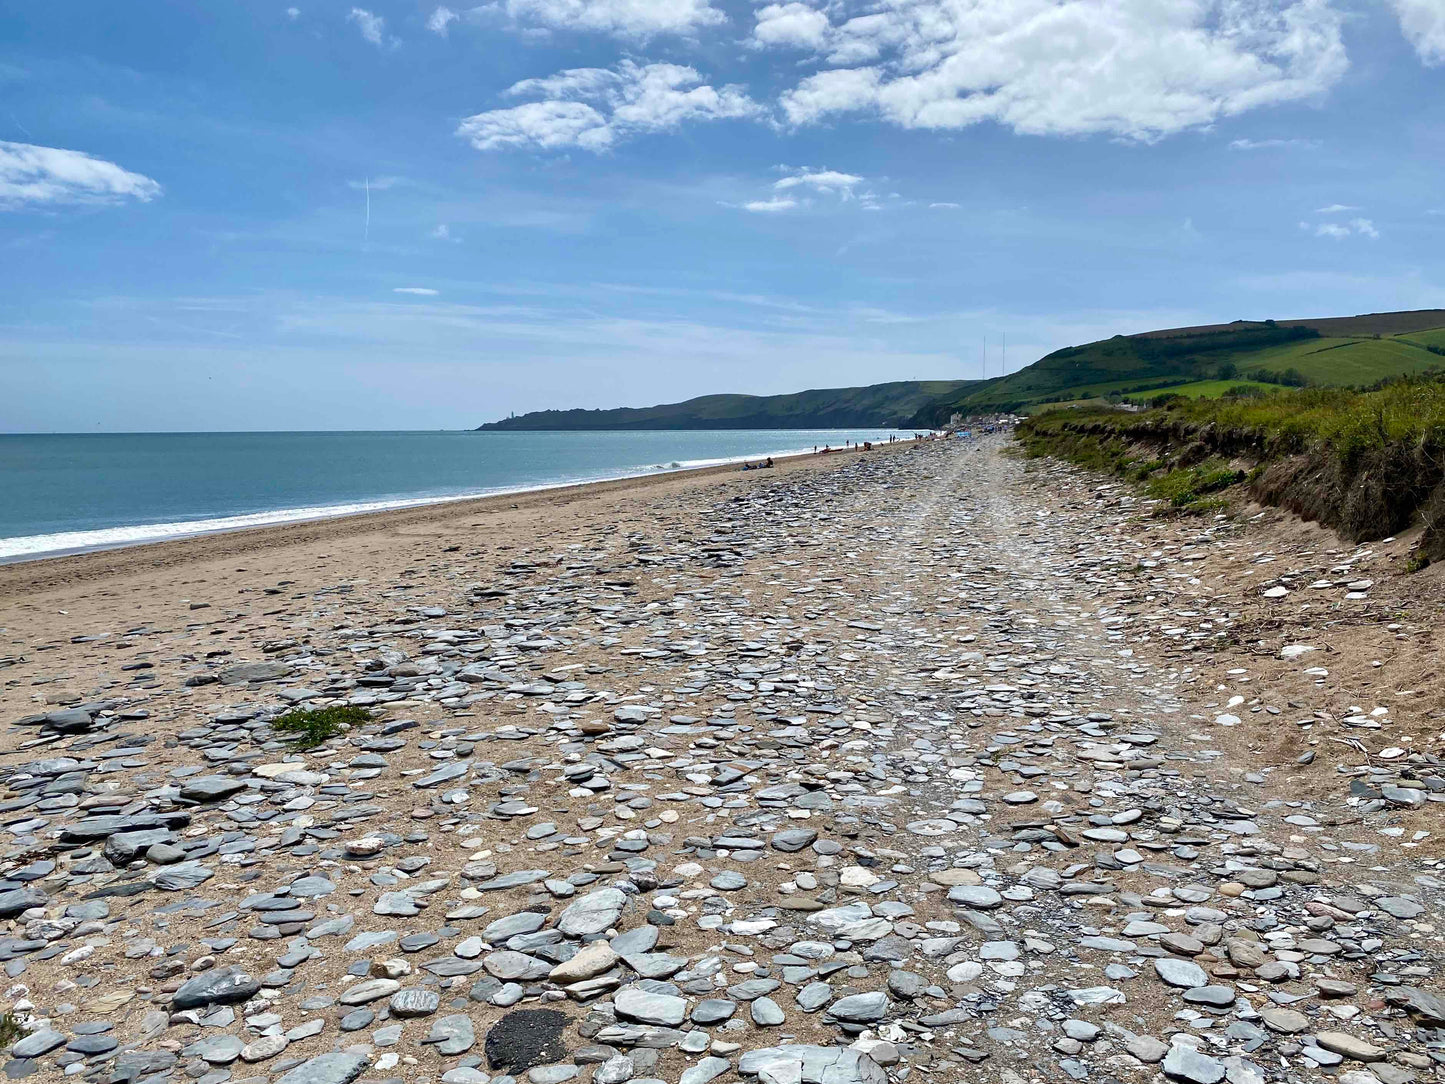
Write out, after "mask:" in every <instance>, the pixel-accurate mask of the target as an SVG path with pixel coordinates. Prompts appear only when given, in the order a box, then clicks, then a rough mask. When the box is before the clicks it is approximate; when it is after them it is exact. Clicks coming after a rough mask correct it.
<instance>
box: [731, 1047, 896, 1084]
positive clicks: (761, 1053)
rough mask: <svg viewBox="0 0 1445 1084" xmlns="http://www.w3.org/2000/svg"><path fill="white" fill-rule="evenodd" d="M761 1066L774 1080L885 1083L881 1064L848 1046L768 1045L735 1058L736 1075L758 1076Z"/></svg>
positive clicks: (806, 1083) (814, 1083)
mask: <svg viewBox="0 0 1445 1084" xmlns="http://www.w3.org/2000/svg"><path fill="white" fill-rule="evenodd" d="M764 1069H766V1070H769V1073H770V1075H771V1076H772V1077H773V1078H774V1079H776V1080H797V1081H800V1082H801V1084H888V1074H887V1073H885V1072H884V1071H883V1067H882V1066H881V1065H879V1064H878V1063H877V1062H876V1061H874V1060H873V1059H872V1058H870V1057H868V1056H867V1055H866V1054H863V1053H861V1052H860V1051H857V1050H854V1049H853V1048H852V1047H848V1046H809V1045H806V1044H799V1045H797V1046H769V1047H763V1048H762V1049H761V1050H749V1051H748V1052H747V1053H746V1054H744V1055H743V1056H742V1057H741V1058H740V1059H739V1060H738V1075H739V1076H758V1075H759V1074H760V1073H761V1072H762V1071H763V1070H764Z"/></svg>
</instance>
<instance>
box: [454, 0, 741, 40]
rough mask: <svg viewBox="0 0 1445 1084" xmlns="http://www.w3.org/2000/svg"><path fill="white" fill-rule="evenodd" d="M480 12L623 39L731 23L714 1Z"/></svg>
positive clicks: (605, 2)
mask: <svg viewBox="0 0 1445 1084" xmlns="http://www.w3.org/2000/svg"><path fill="white" fill-rule="evenodd" d="M477 10H478V11H484V12H487V11H490V12H499V13H501V14H503V15H505V16H506V17H507V18H509V19H510V20H511V21H512V22H513V23H515V24H516V25H518V26H521V27H537V28H543V29H547V30H573V31H586V32H590V33H598V34H610V35H612V36H614V37H619V38H642V39H645V38H651V37H655V36H657V35H659V34H691V33H693V32H695V31H697V30H699V29H701V28H702V27H705V26H716V25H718V24H719V23H723V22H726V21H727V17H726V16H725V15H723V13H722V12H721V11H718V10H717V9H716V8H714V7H713V6H712V5H711V4H710V3H709V0H499V2H497V3H495V4H491V5H489V6H488V7H486V8H479V9H477Z"/></svg>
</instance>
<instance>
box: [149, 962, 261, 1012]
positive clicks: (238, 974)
mask: <svg viewBox="0 0 1445 1084" xmlns="http://www.w3.org/2000/svg"><path fill="white" fill-rule="evenodd" d="M260 990H261V984H260V983H259V982H258V981H256V980H255V979H253V978H251V976H249V975H247V974H246V973H245V972H243V971H240V970H239V969H237V968H233V967H222V968H217V969H216V970H214V971H203V972H201V973H200V974H199V975H197V976H196V977H195V978H193V979H188V980H187V981H186V982H185V983H183V984H182V985H181V987H180V989H178V990H177V991H176V992H175V993H174V994H172V995H171V1005H172V1006H173V1007H174V1008H176V1009H199V1008H204V1007H205V1006H207V1005H229V1004H232V1003H234V1002H238V1001H248V1000H250V999H251V998H253V997H255V996H256V994H257V993H259V992H260Z"/></svg>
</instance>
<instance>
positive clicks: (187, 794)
mask: <svg viewBox="0 0 1445 1084" xmlns="http://www.w3.org/2000/svg"><path fill="white" fill-rule="evenodd" d="M245 789H246V781H245V780H244V779H237V778H236V777H235V776H234V775H202V776H197V777H196V778H195V779H187V780H186V781H185V782H184V783H182V784H181V797H182V798H185V799H187V800H189V801H192V802H219V801H221V800H222V799H225V798H229V797H230V796H231V795H233V794H239V793H240V792H241V791H243V790H245Z"/></svg>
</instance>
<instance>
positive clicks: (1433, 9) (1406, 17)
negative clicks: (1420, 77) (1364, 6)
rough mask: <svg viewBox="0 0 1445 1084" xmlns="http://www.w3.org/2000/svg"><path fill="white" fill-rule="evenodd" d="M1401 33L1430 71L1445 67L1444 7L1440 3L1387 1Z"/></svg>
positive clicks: (1436, 1)
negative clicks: (1439, 66)
mask: <svg viewBox="0 0 1445 1084" xmlns="http://www.w3.org/2000/svg"><path fill="white" fill-rule="evenodd" d="M1390 6H1391V7H1393V8H1394V9H1395V14H1396V15H1397V16H1398V17H1399V19H1400V31H1401V32H1402V33H1403V34H1404V35H1405V39H1406V40H1407V41H1408V42H1409V43H1410V44H1411V45H1413V46H1414V47H1415V52H1417V53H1419V54H1420V59H1421V60H1423V61H1424V62H1425V63H1426V64H1429V65H1431V66H1432V67H1433V66H1435V65H1437V64H1445V3H1441V0H1390Z"/></svg>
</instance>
